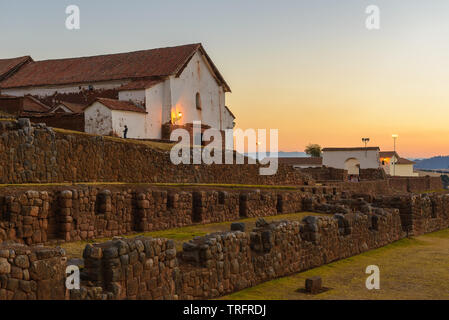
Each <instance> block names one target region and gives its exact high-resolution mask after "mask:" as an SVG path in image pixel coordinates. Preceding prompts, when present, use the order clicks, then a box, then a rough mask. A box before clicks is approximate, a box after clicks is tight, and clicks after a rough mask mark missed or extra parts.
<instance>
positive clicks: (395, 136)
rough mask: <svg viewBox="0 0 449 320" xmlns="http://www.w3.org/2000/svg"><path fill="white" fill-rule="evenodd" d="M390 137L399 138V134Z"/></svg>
mask: <svg viewBox="0 0 449 320" xmlns="http://www.w3.org/2000/svg"><path fill="white" fill-rule="evenodd" d="M391 137H392V138H393V139H397V138H399V135H397V134H393V135H392V136H391Z"/></svg>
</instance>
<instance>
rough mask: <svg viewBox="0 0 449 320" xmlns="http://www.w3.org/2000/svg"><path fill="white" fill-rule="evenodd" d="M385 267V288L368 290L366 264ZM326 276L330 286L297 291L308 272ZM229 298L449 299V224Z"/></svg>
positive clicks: (382, 281)
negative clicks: (312, 292)
mask: <svg viewBox="0 0 449 320" xmlns="http://www.w3.org/2000/svg"><path fill="white" fill-rule="evenodd" d="M369 265H377V266H378V267H379V269H380V290H372V291H370V290H368V289H366V287H365V281H366V278H367V277H368V275H367V274H365V269H366V267H367V266H369ZM311 276H321V277H322V279H323V286H324V287H328V288H332V289H331V290H329V291H327V292H324V293H321V294H318V295H314V296H312V295H307V294H305V293H301V292H298V289H303V288H304V283H305V280H306V278H309V277H311ZM223 299H229V300H249V299H251V300H253V299H254V300H279V299H281V300H284V299H285V300H287V299H288V300H308V299H331V300H342V299H354V300H360V299H401V300H406V299H449V230H443V231H439V232H436V233H432V234H427V235H424V236H419V237H417V238H413V239H403V240H401V241H398V242H395V243H393V244H391V245H388V246H386V247H383V248H380V249H377V250H372V251H369V252H366V253H363V254H361V255H358V256H355V257H351V258H348V259H344V260H340V261H337V262H334V263H331V264H329V265H325V266H322V267H319V268H315V269H311V270H309V271H306V272H302V273H299V274H296V275H293V276H289V277H284V278H280V279H276V280H273V281H269V282H266V283H263V284H261V285H259V286H256V287H253V288H249V289H245V290H243V291H240V292H236V293H234V294H231V295H229V296H226V297H224V298H223Z"/></svg>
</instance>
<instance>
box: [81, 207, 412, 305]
mask: <svg viewBox="0 0 449 320" xmlns="http://www.w3.org/2000/svg"><path fill="white" fill-rule="evenodd" d="M373 221H375V222H373ZM403 235H404V233H403V232H402V228H401V223H400V218H399V213H398V212H397V211H395V210H392V211H391V210H390V211H388V210H385V211H384V210H381V209H378V210H377V213H376V214H373V215H364V214H355V213H353V214H348V215H345V216H343V215H335V216H334V217H307V218H306V219H304V221H303V222H302V223H299V222H278V223H273V224H265V223H263V222H259V223H258V227H257V228H256V229H254V230H253V232H251V233H244V232H239V231H237V232H225V233H216V234H211V235H208V236H206V237H198V238H196V239H194V240H191V241H190V242H188V243H185V244H184V248H183V251H182V252H180V253H179V254H178V255H177V256H178V257H177V258H176V249H175V248H174V245H173V243H172V242H170V241H167V240H161V239H157V240H155V239H150V238H136V239H134V240H124V239H122V240H114V241H111V242H108V243H106V244H102V245H94V246H93V247H92V246H88V247H86V250H85V258H86V268H87V271H86V272H87V274H86V280H87V281H91V282H92V281H94V285H102V287H103V289H104V290H105V291H109V293H108V295H109V296H110V295H111V294H110V292H113V297H114V298H115V299H124V298H126V299H128V298H129V299H135V298H137V299H152V298H154V299H210V298H216V297H219V296H222V295H225V294H229V293H232V292H235V291H237V290H241V289H244V288H247V287H250V286H254V285H256V284H258V283H261V282H264V281H268V280H271V279H275V278H277V277H281V276H286V275H289V274H292V273H295V272H299V271H303V270H307V269H310V268H313V267H318V266H321V265H323V264H326V263H329V262H332V261H335V260H338V259H342V258H346V257H350V256H352V255H356V254H359V253H361V252H364V251H367V250H370V249H373V248H378V247H381V246H384V245H386V244H388V243H391V242H393V241H396V240H398V239H400V238H402V237H403ZM92 256H94V257H92ZM98 261H101V262H98ZM85 291H87V290H86V289H85Z"/></svg>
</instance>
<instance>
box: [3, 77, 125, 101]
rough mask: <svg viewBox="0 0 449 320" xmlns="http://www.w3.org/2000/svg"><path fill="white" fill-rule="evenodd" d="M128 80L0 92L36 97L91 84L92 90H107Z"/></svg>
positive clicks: (67, 91)
mask: <svg viewBox="0 0 449 320" xmlns="http://www.w3.org/2000/svg"><path fill="white" fill-rule="evenodd" d="M128 82H129V81H124V80H120V81H105V82H96V83H91V84H89V83H77V84H70V85H61V86H40V87H24V88H11V89H2V94H6V95H10V96H15V97H22V96H24V95H28V94H30V95H33V96H38V97H46V96H52V95H54V94H55V93H60V94H67V93H79V92H80V91H84V90H89V86H90V85H92V87H93V90H109V89H116V88H119V87H120V86H122V85H124V84H126V83H128Z"/></svg>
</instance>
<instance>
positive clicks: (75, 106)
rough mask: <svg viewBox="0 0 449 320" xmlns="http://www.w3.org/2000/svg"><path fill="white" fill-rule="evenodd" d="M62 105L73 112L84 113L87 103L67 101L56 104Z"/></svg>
mask: <svg viewBox="0 0 449 320" xmlns="http://www.w3.org/2000/svg"><path fill="white" fill-rule="evenodd" d="M60 105H63V106H65V107H66V108H67V109H69V110H70V111H72V112H73V113H83V112H84V109H86V106H85V105H82V104H77V103H72V102H67V101H61V102H59V103H58V105H57V106H56V108H58V107H59V106H60ZM56 108H55V109H56Z"/></svg>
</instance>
